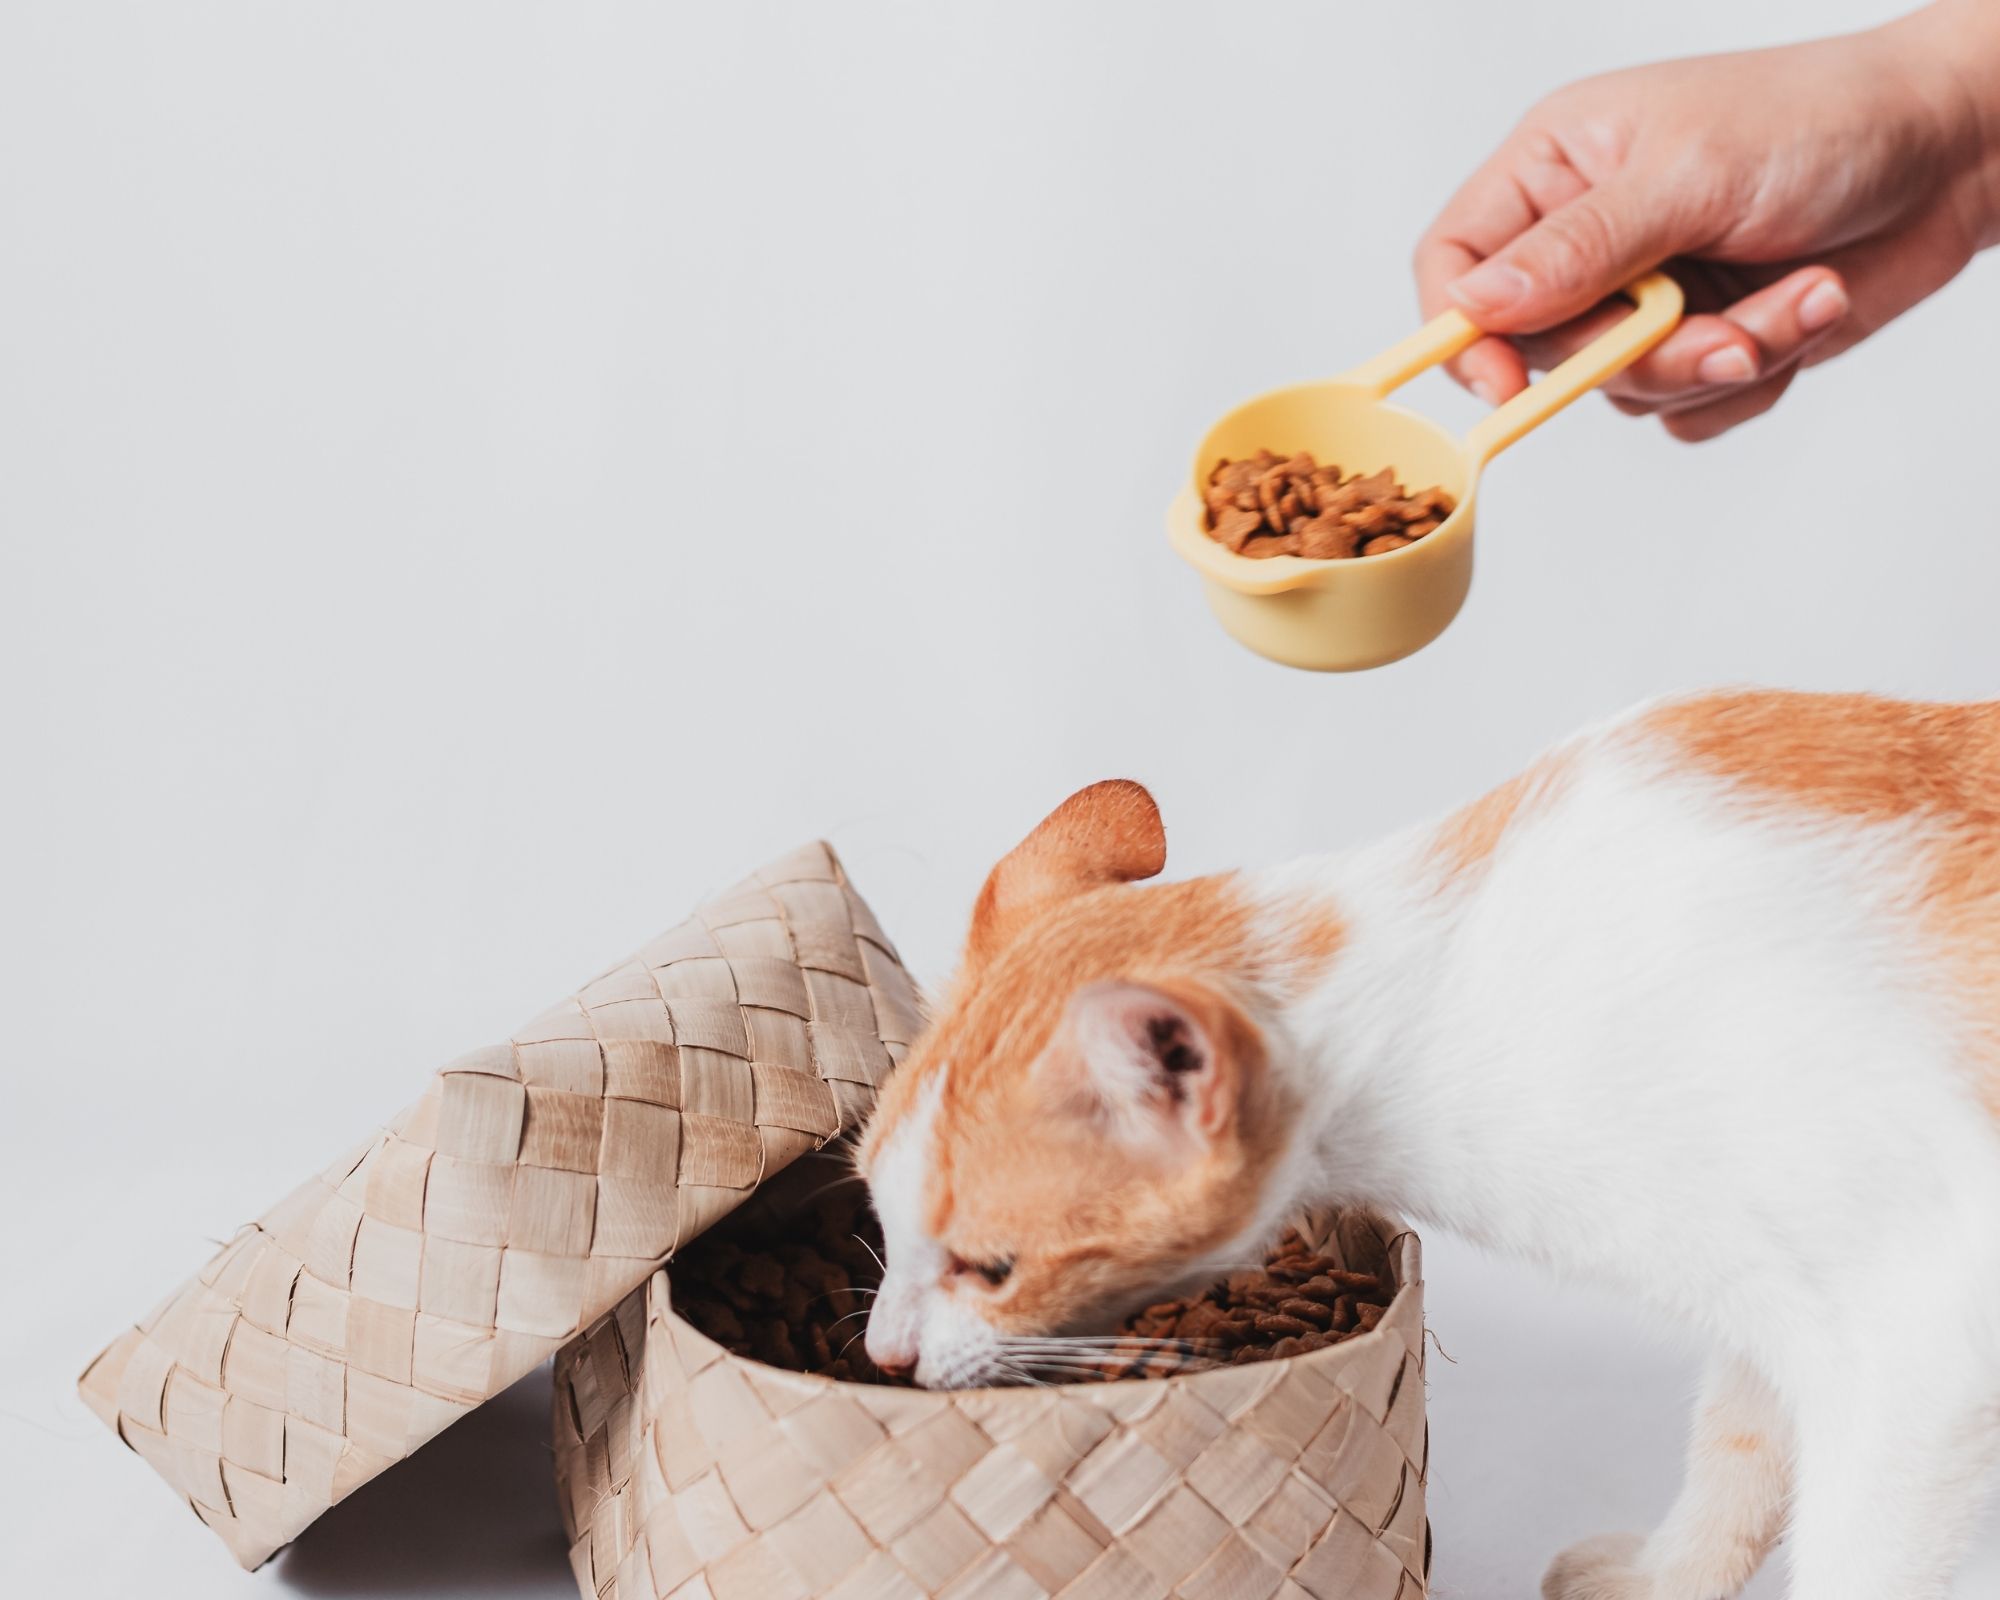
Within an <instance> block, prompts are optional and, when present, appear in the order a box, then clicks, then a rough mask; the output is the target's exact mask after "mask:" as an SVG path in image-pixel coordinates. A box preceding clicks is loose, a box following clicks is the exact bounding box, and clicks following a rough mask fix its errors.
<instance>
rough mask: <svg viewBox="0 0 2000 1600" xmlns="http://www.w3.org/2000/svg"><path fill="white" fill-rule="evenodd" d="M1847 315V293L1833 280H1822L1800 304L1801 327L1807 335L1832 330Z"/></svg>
mask: <svg viewBox="0 0 2000 1600" xmlns="http://www.w3.org/2000/svg"><path fill="white" fill-rule="evenodd" d="M1846 315H1847V291H1846V290H1845V289H1843V288H1841V286H1840V285H1839V284H1837V283H1835V282H1834V281H1833V280H1832V279H1831V278H1822V279H1821V280H1820V281H1819V282H1818V283H1816V284H1814V285H1813V286H1812V288H1810V289H1808V290H1807V291H1806V297H1805V299H1803V300H1801V301H1800V302H1799V326H1800V327H1801V328H1804V329H1805V330H1806V332H1807V333H1818V332H1819V331H1820V329H1822V328H1830V327H1832V326H1833V325H1834V324H1835V323H1836V322H1838V321H1839V320H1840V319H1841V318H1842V317H1844V316H1846Z"/></svg>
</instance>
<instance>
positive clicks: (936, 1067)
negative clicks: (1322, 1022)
mask: <svg viewBox="0 0 2000 1600" xmlns="http://www.w3.org/2000/svg"><path fill="white" fill-rule="evenodd" d="M1260 930H1261V931H1260ZM1308 933H1309V939H1310V943H1311V945H1312V947H1313V949H1314V951H1315V952H1318V953H1320V954H1328V953H1330V952H1331V950H1332V949H1333V948H1335V947H1336V946H1337V944H1338V941H1339V932H1338V929H1337V928H1336V927H1335V926H1334V925H1333V924H1331V923H1330V922H1328V921H1327V920H1326V919H1324V918H1321V919H1317V920H1311V919H1309V927H1308ZM1007 935H1008V936H1007V938H1006V939H1005V941H1004V942H1003V943H1000V944H998V945H997V947H996V946H994V945H990V944H983V943H981V942H978V941H975V942H974V943H973V944H972V945H971V946H969V947H968V950H967V952H966V959H965V964H964V966H963V968H962V969H961V971H960V973H959V975H958V977H957V979H956V980H955V982H954V984H953V987H952V989H951V990H950V992H949V993H948V994H947V996H946V998H945V1003H944V1004H943V1005H942V1006H941V1007H940V1008H939V1010H938V1013H937V1016H936V1019H935V1020H934V1022H933V1024H932V1026H931V1028H930V1029H929V1030H928V1031H927V1032H926V1034H925V1035H924V1037H923V1038H922V1039H920V1040H919V1041H918V1042H917V1044H916V1046H915V1048H914V1049H913V1050H912V1051H911V1054H910V1056H909V1058H908V1059H907V1060H906V1061H905V1062H904V1063H903V1065H902V1066H901V1067H900V1068H899V1069H898V1070H897V1072H896V1073H895V1074H894V1075H893V1076H892V1077H891V1078H890V1080H889V1082H888V1083H887V1084H886V1085H885V1086H884V1088H883V1091H882V1095H881V1098H880V1100H879V1101H878V1103H877V1109H876V1114H875V1117H874V1119H873V1120H872V1121H871V1124H870V1126H869V1130H868V1134H867V1140H868V1144H869V1146H871V1147H876V1148H879V1146H880V1144H881V1143H882V1142H883V1141H885V1140H886V1139H888V1138H889V1137H891V1136H892V1135H893V1133H894V1131H895V1129H896V1128H897V1127H898V1126H899V1125H900V1124H901V1123H902V1121H903V1119H904V1118H905V1117H907V1116H909V1115H910V1114H911V1112H912V1109H913V1108H914V1107H915V1106H917V1105H918V1104H919V1103H921V1101H922V1099H923V1097H924V1096H925V1095H926V1093H927V1092H928V1090H929V1087H930V1085H932V1084H933V1083H934V1082H936V1081H938V1078H939V1075H940V1074H942V1075H943V1079H942V1082H943V1089H942V1093H941V1094H940V1096H939V1099H938V1104H937V1110H936V1124H935V1129H936V1131H935V1137H934V1138H933V1140H932V1141H931V1143H930V1147H929V1149H928V1150H927V1151H926V1193H925V1196H924V1200H925V1206H926V1217H925V1221H926V1225H927V1227H928V1228H929V1229H930V1231H931V1232H932V1234H933V1236H936V1237H939V1238H948V1243H949V1247H950V1248H951V1249H953V1250H955V1251H958V1252H959V1253H961V1254H965V1255H967V1256H969V1257H971V1258H973V1259H979V1258H980V1257H981V1256H983V1255H987V1254H994V1255H998V1254H1005V1255H1009V1256H1018V1258H1019V1259H1018V1260H1017V1263H1016V1267H1015V1271H1014V1275H1013V1277H1012V1278H1011V1279H1010V1280H1009V1284H1008V1287H1007V1289H1006V1291H1005V1292H1004V1293H1003V1294H1002V1295H1001V1296H999V1297H997V1298H995V1299H994V1300H993V1301H992V1303H991V1306H990V1314H991V1315H992V1316H993V1318H994V1320H995V1321H996V1323H997V1324H999V1325H1002V1326H1007V1327H1012V1328H1016V1329H1020V1330H1026V1331H1034V1330H1043V1329H1049V1328H1053V1327H1057V1326H1061V1325H1063V1324H1064V1323H1065V1322H1066V1321H1067V1320H1068V1319H1069V1318H1070V1317H1071V1316H1072V1315H1073V1314H1074V1313H1076V1312H1078V1311H1079V1310H1082V1309H1085V1308H1087V1307H1089V1306H1091V1305H1092V1304H1093V1303H1095V1302H1096V1301H1098V1300H1100V1299H1105V1300H1108V1299H1114V1298H1115V1297H1116V1296H1117V1295H1118V1294H1119V1293H1120V1292H1122V1291H1123V1290H1124V1289H1125V1288H1129V1287H1130V1286H1131V1284H1132V1283H1134V1282H1139V1281H1144V1280H1149V1279H1150V1280H1155V1281H1156V1280H1157V1277H1158V1275H1159V1274H1160V1273H1161V1272H1164V1271H1170V1270H1171V1269H1172V1268H1173V1267H1175V1266H1177V1265H1178V1264H1180V1263H1182V1262H1185V1261H1186V1260H1187V1259H1189V1258H1190V1257H1192V1256H1195V1255H1197V1254H1199V1253H1200V1252H1202V1251H1203V1250H1206V1249H1211V1248H1214V1247H1216V1246H1218V1245H1219V1244H1220V1243H1221V1242H1223V1241H1224V1240H1227V1239H1229V1238H1231V1237H1233V1236H1234V1234H1235V1233H1236V1232H1237V1231H1238V1230H1240V1229H1241V1228H1242V1227H1243V1226H1244V1224H1245V1222H1246V1221H1247V1219H1248V1217H1249V1216H1250V1215H1251V1214H1252V1210H1253V1208H1254V1206H1255V1203H1256V1196H1257V1194H1258V1193H1259V1192H1260V1190H1261V1188H1262V1185H1263V1182H1264V1179H1265V1177H1266V1176H1267V1174H1268V1173H1269V1171H1270V1170H1271V1168H1272V1167H1273V1166H1274V1165H1275V1163H1276V1161H1277V1159H1278V1156H1279V1154H1280V1153H1281V1152H1282V1150H1283V1148H1284V1140H1285V1137H1286V1133H1287V1129H1288V1127H1289V1120H1288V1118H1287V1116H1286V1115H1285V1113H1284V1111H1283V1109H1282V1108H1280V1107H1279V1106H1278V1105H1277V1104H1276V1100H1275V1096H1276V1094H1277V1090H1276V1089H1275V1088H1273V1086H1272V1084H1271V1080H1270V1077H1269V1074H1268V1073H1266V1072H1265V1070H1264V1047H1263V1040H1262V1037H1261V1035H1260V1034H1259V1033H1258V1030H1257V1028H1256V1026H1255V1024H1254V1023H1253V1022H1252V1020H1251V1017H1250V1013H1249V1011H1248V1010H1247V1009H1246V1006H1245V1003H1244V1002H1245V1001H1247V1000H1248V999H1249V998H1250V995H1249V993H1248V992H1247V991H1249V990H1251V989H1255V988H1261V987H1269V988H1271V989H1273V990H1275V989H1277V988H1279V987H1280V986H1281V985H1284V984H1286V983H1288V982H1289V981H1291V978H1292V972H1293V968H1294V967H1295V966H1296V964H1297V960H1298V954H1297V951H1296V950H1294V949H1292V948H1290V943H1291V942H1290V941H1288V940H1284V939H1274V938H1271V937H1270V936H1269V933H1268V928H1267V927H1266V926H1265V925H1264V924H1263V922H1262V914H1261V913H1260V910H1259V908H1258V907H1257V906H1256V905H1255V904H1254V903H1253V902H1252V901H1251V900H1250V899H1249V898H1248V897H1247V896H1245V895H1244V894H1243V892H1242V891H1241V889H1240V888H1239V886H1238V885H1237V883H1236V882H1235V880H1234V879H1233V878H1230V877H1211V878H1200V879H1195V880H1192V881H1189V882H1184V883H1158V884H1127V883H1115V884H1111V885H1109V886H1105V887H1098V888H1089V889H1085V890H1083V891H1081V892H1074V893H1068V894H1056V895H1053V896H1048V897H1044V898H1042V899H1041V900H1040V901H1038V902H1036V903H1034V904H1032V905H1026V906H1017V907H1016V908H1015V911H1014V914H1013V915H1012V916H1011V917H1010V918H1009V926H1008V929H1007ZM1111 981H1115V982H1120V983H1130V984H1139V985H1145V986H1148V987H1152V988H1156V989H1159V990H1161V991H1162V992H1163V993H1165V994H1167V995H1169V996H1171V997H1172V998H1173V999H1174V1001H1175V1002H1176V1003H1177V1004H1179V1005H1181V1006H1182V1007H1183V1008H1184V1009H1186V1010H1187V1011H1188V1012H1189V1013H1190V1014H1191V1015H1193V1016H1194V1017H1195V1018H1196V1019H1197V1020H1198V1021H1199V1023H1200V1025H1201V1026H1202V1028H1203V1029H1204V1031H1205V1032H1206V1033H1207V1034H1208V1036H1209V1038H1210V1040H1211V1041H1212V1043H1213V1044H1214V1046H1215V1047H1216V1050H1217V1062H1216V1066H1215V1067H1214V1069H1213V1070H1216V1071H1218V1072H1224V1073H1226V1074H1227V1075H1228V1079H1227V1081H1228V1082H1229V1084H1230V1087H1231V1092H1232V1093H1233V1095H1234V1097H1235V1098H1234V1100H1233V1102H1232V1104H1233V1108H1234V1115H1233V1118H1232V1119H1231V1120H1230V1123H1229V1125H1228V1126H1227V1127H1226V1128H1225V1129H1224V1130H1222V1132H1221V1133H1220V1135H1218V1136H1217V1137H1216V1138H1214V1139H1213V1141H1212V1142H1211V1143H1210V1144H1209V1145H1208V1146H1207V1147H1206V1148H1204V1149H1202V1150H1200V1151H1199V1152H1197V1151H1195V1150H1192V1149H1191V1150H1190V1151H1189V1152H1188V1153H1187V1154H1186V1156H1185V1158H1182V1157H1180V1156H1174V1157H1172V1158H1171V1159H1168V1160H1165V1161H1162V1159H1160V1158H1159V1157H1158V1156H1157V1155H1153V1154H1149V1153H1148V1152H1145V1151H1141V1150H1134V1149H1130V1148H1127V1147H1125V1146H1124V1145H1123V1144H1122V1143H1121V1141H1120V1140H1118V1139H1116V1138H1114V1137H1110V1136H1107V1135H1106V1134H1105V1133H1104V1132H1103V1131H1102V1129H1101V1128H1100V1127H1098V1126H1097V1125H1095V1124H1094V1123H1093V1122H1092V1121H1091V1119H1090V1118H1089V1116H1088V1115H1087V1114H1083V1113H1081V1112H1080V1111H1079V1110H1078V1108H1077V1103H1076V1102H1074V1101H1072V1099H1071V1098H1070V1097H1071V1096H1072V1095H1073V1094H1074V1093H1076V1092H1077V1090H1078V1089H1079V1088H1080V1086H1081V1083H1082V1081H1083V1080H1082V1079H1081V1078H1080V1077H1079V1076H1077V1075H1076V1074H1077V1072H1078V1070H1079V1065H1078V1063H1079V1060H1080V1058H1074V1059H1073V1058H1071V1057H1070V1056H1069V1055H1068V1054H1067V1052H1068V1051H1070V1050H1072V1049H1073V1048H1074V1046H1073V1045H1072V1044H1071V1043H1070V1042H1068V1041H1067V1040H1058V1038H1057V1034H1058V1030H1059V1029H1060V1028H1061V1027H1062V1026H1063V1023H1064V1019H1065V1017H1066V1016H1067V1014H1068V1011H1069V1007H1070V1003H1071V1001H1072V1000H1073V999H1074V998H1075V996H1076V995H1077V993H1078V992H1079V991H1080V990H1082V989H1083V988H1085V987H1086V986H1088V985H1090V984H1094V983H1099V982H1111ZM1052 1047H1053V1049H1052ZM864 1159H865V1157H864Z"/></svg>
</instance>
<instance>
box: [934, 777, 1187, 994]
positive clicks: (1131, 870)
mask: <svg viewBox="0 0 2000 1600" xmlns="http://www.w3.org/2000/svg"><path fill="white" fill-rule="evenodd" d="M1166 864H1167V830H1166V827H1165V826H1164V825H1163V824H1162V823H1161V821H1160V808H1159V807H1158V806H1157V805H1155V804H1154V803H1153V797H1152V796H1151V795H1150V794H1148V793H1147V792H1146V790H1145V788H1144V786H1143V785H1141V784H1137V783H1134V782H1132V781H1131V780H1130V779H1129V778H1108V779H1106V780H1105V781H1104V782H1103V783H1093V784H1092V785H1091V786H1090V787H1089V788H1088V789H1079V790H1078V791H1077V792H1076V793H1075V794H1073V795H1071V796H1070V797H1069V798H1068V799H1067V800H1065V801H1064V802H1063V803H1062V804H1061V805H1059V806H1057V807H1056V808H1055V810H1053V811H1051V812H1050V813H1049V814H1048V816H1046V817H1045V818H1043V819H1042V822H1041V824H1040V825H1039V826H1038V827H1037V828H1036V829H1035V831H1034V832H1033V833H1031V834H1029V835H1028V837H1027V838H1025V839H1023V840H1022V841H1021V842H1020V843H1019V844H1017V845H1016V846H1015V847H1014V848H1013V849H1012V850H1011V851H1009V852H1008V853H1007V855H1006V856H1005V857H1003V858H1002V860H1001V862H1000V864H999V865H998V866H997V867H995V868H994V869H993V871H992V874H991V875H990V876H989V877H988V878H987V880H986V887H985V888H984V889H982V890H981V891H980V893H979V902H978V904H977V905H976V906H974V907H973V912H972V933H971V935H970V937H969V938H968V939H967V940H966V956H967V958H968V959H969V960H972V961H978V960H981V959H983V958H984V957H986V956H989V955H992V954H993V953H994V952H995V951H997V950H998V949H1000V948H1001V946H1003V945H1004V944H1006V942H1007V940H1008V938H1009V937H1010V936H1011V934H1012V932H1013V930H1014V929H1016V928H1018V927H1019V925H1020V920H1021V917H1022V916H1023V914H1024V913H1026V912H1028V911H1031V910H1032V909H1034V908H1035V907H1036V906H1039V905H1042V904H1044V903H1046V902H1047V901H1050V900H1055V899H1061V898H1064V897H1066V896H1069V895H1073V894H1081V893H1082V892H1083V891H1084V890H1086V889H1097V888H1102V887H1103V886H1104V885H1106V884H1112V883H1130V882H1132V881H1134V880H1135V879H1138V878H1150V877H1152V876H1153V875H1154V874H1156V873H1158V872H1159V871H1160V870H1161V869H1162V868H1164V867H1165V866H1166Z"/></svg>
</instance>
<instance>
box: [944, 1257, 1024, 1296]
mask: <svg viewBox="0 0 2000 1600" xmlns="http://www.w3.org/2000/svg"><path fill="white" fill-rule="evenodd" d="M951 1270H952V1272H953V1273H954V1274H955V1275H959V1276H965V1277H974V1278H977V1279H979V1280H980V1281H981V1282H982V1283H984V1284H985V1285H986V1287H987V1288H989V1289H997V1288H999V1287H1000V1285H1001V1284H1003V1283H1005V1282H1006V1281H1007V1279H1008V1277H1009V1276H1010V1275H1011V1274H1012V1273H1013V1271H1014V1258H1013V1257H1012V1256H1002V1257H1001V1258H1000V1259H999V1260H997V1261H967V1260H966V1259H965V1257H963V1256H953V1257H952V1258H951Z"/></svg>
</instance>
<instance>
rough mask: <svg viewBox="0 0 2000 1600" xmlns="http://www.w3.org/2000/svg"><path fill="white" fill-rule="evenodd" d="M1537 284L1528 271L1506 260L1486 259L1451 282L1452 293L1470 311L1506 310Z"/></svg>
mask: <svg viewBox="0 0 2000 1600" xmlns="http://www.w3.org/2000/svg"><path fill="white" fill-rule="evenodd" d="M1533 287H1534V284H1533V282H1532V281H1531V280H1530V279H1529V277H1528V275H1527V274H1526V273H1525V272H1523V271H1522V270H1521V269H1520V268H1519V267H1510V266H1508V265H1507V263H1506V262H1504V261H1482V262H1481V263H1480V264H1479V265H1478V266H1476V267H1474V268H1473V269H1472V270H1471V271H1470V272H1468V273H1467V274H1466V275H1465V276H1464V277H1462V278H1460V279H1459V280H1458V281H1457V282H1455V283H1453V284H1451V285H1450V286H1449V288H1450V293H1451V297H1452V298H1453V299H1454V300H1456V301H1457V302H1458V303H1459V304H1460V305H1462V306H1464V307H1465V309H1466V310H1468V311H1505V310H1506V309H1507V308H1508V307H1509V306H1511V305H1514V304H1515V303H1517V302H1518V301H1520V300H1522V299H1524V298H1525V297H1526V296H1527V293H1528V291H1529V289H1531V288H1533Z"/></svg>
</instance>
